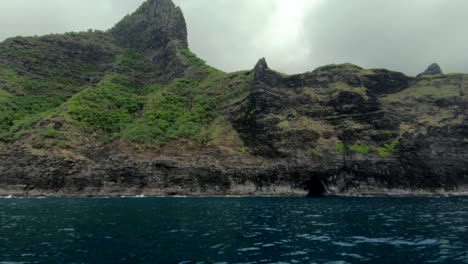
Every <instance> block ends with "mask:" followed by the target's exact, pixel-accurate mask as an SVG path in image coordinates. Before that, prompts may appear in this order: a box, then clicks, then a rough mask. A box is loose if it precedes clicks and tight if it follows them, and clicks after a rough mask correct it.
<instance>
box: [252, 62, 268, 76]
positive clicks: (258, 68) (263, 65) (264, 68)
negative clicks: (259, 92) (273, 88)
mask: <svg viewBox="0 0 468 264" xmlns="http://www.w3.org/2000/svg"><path fill="white" fill-rule="evenodd" d="M267 72H268V64H267V62H266V59H265V58H261V59H260V60H259V61H258V62H257V64H256V65H255V68H254V73H255V75H254V76H255V77H254V78H255V80H262V79H263V77H264V76H265V74H266V73H267Z"/></svg>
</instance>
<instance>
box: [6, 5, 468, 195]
mask: <svg viewBox="0 0 468 264" xmlns="http://www.w3.org/2000/svg"><path fill="white" fill-rule="evenodd" d="M37 50H39V51H40V52H32V51H37ZM133 52H136V55H137V56H133V55H135V54H133V55H132V53H133ZM18 54H19V55H18ZM5 66H8V67H9V68H8V69H10V68H11V69H12V71H10V76H6V77H10V78H9V79H6V78H4V77H5V76H3V75H8V74H5V73H4V72H3V71H0V89H2V90H1V91H0V92H2V94H3V93H5V92H4V91H7V92H11V94H12V95H11V96H10V95H9V94H7V95H2V94H0V95H2V96H3V97H0V99H2V100H5V102H7V103H8V102H9V101H8V100H10V99H11V98H16V97H13V96H15V95H22V96H24V95H26V96H29V94H28V93H26V94H24V93H25V92H24V91H22V90H21V89H19V88H18V89H16V88H17V87H16V86H21V85H19V84H18V83H15V79H21V78H19V77H24V78H23V79H24V80H23V82H22V83H26V84H28V83H31V81H29V78H30V79H32V80H45V79H55V78H56V79H58V80H59V81H62V80H65V81H66V82H67V83H71V84H75V83H78V86H77V87H73V86H72V88H70V89H68V90H64V89H62V88H61V87H60V86H59V87H58V88H56V87H55V86H47V87H46V89H44V90H43V91H46V92H51V91H52V92H55V94H59V95H61V96H68V97H70V96H73V95H74V94H76V93H77V92H79V91H81V90H82V89H86V88H88V89H89V90H93V89H95V88H96V87H93V86H91V87H90V86H89V84H91V85H92V84H95V83H97V82H99V80H100V79H101V78H102V77H103V76H105V74H106V73H122V74H124V75H129V76H131V77H133V78H134V79H136V80H138V81H139V82H141V83H142V85H144V86H145V88H144V89H142V90H146V89H147V88H148V90H149V91H148V93H149V94H148V93H146V91H140V90H138V91H133V89H129V90H132V91H131V92H130V91H125V92H124V91H122V94H124V95H127V92H128V94H131V95H132V96H133V95H134V97H135V98H130V97H129V98H128V99H129V102H127V100H126V99H127V97H124V98H123V99H121V97H120V96H119V97H118V98H119V100H118V104H115V105H114V104H111V103H110V101H112V100H113V99H114V98H113V97H114V95H113V93H109V94H107V91H106V93H103V94H99V95H95V94H92V93H90V95H89V97H90V98H88V100H91V101H92V102H93V104H92V106H93V107H94V106H98V105H100V104H103V105H104V106H105V107H106V108H103V110H102V111H100V112H99V113H98V114H96V113H94V112H93V111H90V112H91V113H94V114H93V115H92V116H91V119H95V118H96V119H97V120H99V121H102V120H104V121H105V122H109V123H110V124H113V123H112V122H113V121H114V120H119V126H118V127H119V128H118V129H120V130H118V129H117V126H116V128H112V134H111V133H110V132H111V131H107V132H109V133H107V134H104V135H107V136H106V137H104V138H102V137H101V138H100V135H99V133H100V132H99V131H96V130H92V128H91V127H90V128H88V127H87V126H84V125H83V124H81V123H79V121H78V120H77V119H73V116H71V115H70V113H69V112H68V109H67V107H70V105H68V103H67V101H65V99H64V102H63V104H62V106H60V107H58V108H53V109H48V110H50V114H48V115H47V117H45V118H41V117H40V116H42V115H38V117H36V116H34V118H30V120H29V119H25V120H20V122H17V124H16V121H15V124H14V122H13V121H11V122H10V124H9V125H12V126H13V125H15V126H14V129H16V126H18V127H25V128H28V129H24V130H21V133H17V134H15V138H14V139H13V140H11V142H6V141H5V142H4V141H2V140H0V195H31V196H34V195H37V196H42V195H77V196H87V195H103V196H121V195H140V194H145V195H303V196H305V195H309V196H313V197H316V196H321V195H323V194H324V193H329V194H363V193H366V194H387V193H389V192H397V193H402V192H403V193H409V194H411V193H418V192H423V193H455V192H462V191H465V192H467V191H468V137H467V135H468V117H467V109H468V108H467V107H468V97H467V94H468V81H466V80H468V76H467V75H461V74H460V75H451V76H445V75H442V71H441V70H440V67H438V66H437V65H431V66H430V67H429V68H428V70H427V71H426V72H424V73H422V74H421V75H420V77H421V76H425V75H438V76H437V77H435V78H430V77H428V78H411V77H408V76H406V75H405V74H403V73H400V72H394V71H389V70H385V69H363V68H361V67H359V66H356V65H353V64H349V63H347V64H340V65H327V66H323V67H319V68H317V69H316V70H314V71H312V72H307V73H304V74H295V75H289V76H288V75H285V74H281V73H278V72H276V71H274V70H272V69H270V68H269V67H268V64H267V62H266V60H265V59H260V60H259V61H258V63H257V64H256V65H255V67H254V69H253V70H252V71H245V72H241V73H232V74H225V73H222V72H220V71H217V70H215V69H213V68H211V67H209V66H207V65H205V64H204V63H203V61H201V60H200V59H198V58H197V57H196V56H195V55H194V54H192V53H191V52H190V51H189V50H188V45H187V29H186V25H185V20H184V17H183V15H182V12H181V10H180V8H178V7H176V6H175V5H174V3H173V2H172V1H170V0H148V1H146V2H145V3H144V4H143V5H142V6H141V7H140V8H139V9H138V10H137V11H136V12H135V13H133V14H132V15H130V16H127V17H126V18H124V19H123V20H122V21H121V22H120V23H118V24H117V25H116V26H115V27H114V28H113V29H111V30H110V31H108V32H85V33H79V34H75V33H73V34H70V35H63V36H61V35H52V36H46V37H40V38H15V39H10V40H8V41H5V42H4V43H2V44H0V67H5ZM5 69H7V68H5ZM13 70H14V71H13ZM12 72H17V73H18V76H14V74H12ZM6 73H8V71H6ZM11 75H13V76H14V77H15V78H11ZM26 77H27V78H26ZM181 78H183V79H181ZM12 79H13V80H12ZM25 80H26V81H25ZM32 83H33V84H34V82H32ZM168 83H171V85H166V84H168ZM128 85H130V84H128ZM30 86H31V85H30ZM118 87H120V85H119V86H118ZM20 88H21V87H20ZM32 88H35V85H32ZM125 88H131V87H125ZM97 89H99V88H97ZM107 89H108V90H109V91H111V90H112V91H113V92H116V93H117V92H118V91H114V88H113V86H109V87H107V88H106V90H107ZM115 89H121V88H115ZM152 89H157V90H152ZM3 90H4V91H3ZM33 92H35V91H33ZM32 94H33V95H41V96H47V94H41V93H40V91H39V92H37V94H36V93H32ZM51 94H54V93H51ZM163 94H164V96H165V97H167V98H165V99H164V100H171V101H169V103H167V102H166V101H163V99H161V101H159V99H160V98H162V95H163ZM169 95H170V96H169ZM7 99H8V100H7ZM130 99H131V100H130ZM211 99H213V100H211ZM132 100H133V101H132ZM146 101H148V102H146ZM198 101H200V102H198ZM137 102H138V103H137ZM145 102H146V103H145ZM196 102H198V103H196ZM0 103H2V101H0ZM127 103H129V104H133V103H135V104H136V105H138V106H135V107H132V108H131V109H133V108H135V109H134V110H132V115H128V118H127V115H126V113H125V112H126V111H130V108H128V109H127V108H126V107H127V106H126V104H127ZM166 103H167V104H166ZM158 104H161V105H163V106H164V107H168V108H170V107H171V106H172V104H174V105H175V106H176V107H175V108H176V109H177V111H182V110H179V108H180V109H182V108H183V109H184V110H183V111H187V113H188V112H189V111H193V112H197V115H196V117H195V115H194V116H193V117H192V115H185V114H184V115H181V116H178V115H177V114H178V113H176V110H172V109H169V110H170V111H164V110H165V109H162V108H161V109H160V108H159V105H158ZM179 105H180V107H179ZM157 106H158V107H157ZM195 106H196V107H195ZM198 106H199V107H198ZM1 107H2V105H1V104H0V110H2V108H1ZM28 108H29V107H28ZM114 108H118V109H119V110H122V111H116V109H114ZM120 108H122V109H120ZM152 108H154V111H151V110H152ZM185 108H186V109H185ZM87 110H88V109H86V111H87ZM107 110H109V111H110V113H115V114H112V115H110V116H107V114H108V113H107ZM30 111H32V110H31V109H30ZM81 111H84V110H81ZM133 111H134V112H133ZM101 112H102V113H101ZM13 113H14V112H13ZM45 113H49V112H45ZM184 113H186V112H184ZM31 114H37V113H35V112H32V113H31ZM101 115H102V116H101ZM121 115H122V116H123V117H125V118H123V117H122V119H120V116H121ZM203 115H210V116H211V115H213V120H211V119H208V118H202V117H201V116H203ZM31 116H33V115H31ZM64 116H65V117H64ZM83 116H86V113H84V115H83ZM166 116H167V119H166ZM100 118H102V119H100ZM130 118H135V119H136V120H129V119H130ZM145 118H148V120H151V122H150V123H149V122H148V123H145V122H143V121H144V120H145ZM199 118H200V119H203V120H204V121H203V122H201V121H200V122H198V121H196V120H195V119H199ZM108 119H109V120H108ZM8 120H9V119H8ZM168 120H169V121H168ZM0 121H1V120H0ZM25 121H27V122H25ZM140 121H141V123H140ZM127 122H128V123H129V124H127ZM120 123H122V124H120ZM173 123H176V124H177V127H176V126H173V125H174V124H173ZM179 123H180V124H179ZM0 124H1V123H0ZM187 124H188V125H187ZM127 125H129V126H127ZM135 125H137V126H135ZM153 126H154V127H153ZM167 127H170V129H169V128H167ZM163 128H164V129H163ZM166 128H167V130H168V131H170V132H171V133H172V134H176V133H173V132H174V131H175V130H177V131H178V130H181V131H182V132H184V131H185V130H187V135H185V134H183V135H179V134H177V136H176V135H174V136H173V135H171V136H170V137H168V141H169V142H167V144H166V145H164V146H162V145H160V142H156V139H158V138H153V137H150V138H148V140H144V141H142V142H145V143H144V144H143V143H141V142H140V143H136V142H134V141H127V140H125V137H124V134H125V133H126V132H129V131H128V130H132V129H135V130H136V131H137V132H139V131H141V132H144V133H142V135H141V136H142V137H145V136H148V134H151V133H156V134H158V135H159V134H161V135H162V134H163V133H169V132H168V131H166ZM18 129H20V128H18ZM104 129H105V128H104ZM114 129H115V131H114ZM153 129H154V131H153ZM197 129H200V130H201V131H200V134H199V135H196V136H189V135H192V134H191V133H190V132H191V131H192V130H197ZM0 132H1V131H0ZM8 132H11V131H8ZM178 132H179V131H178ZM15 133H16V132H15ZM180 134H182V133H180ZM165 136H166V135H165ZM67 137H71V138H70V139H68V138H67ZM134 137H135V136H134ZM137 137H138V135H137ZM67 140H70V141H67ZM103 142H106V143H103ZM46 143H47V144H46ZM161 144H162V143H161Z"/></svg>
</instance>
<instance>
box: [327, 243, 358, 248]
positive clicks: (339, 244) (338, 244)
mask: <svg viewBox="0 0 468 264" xmlns="http://www.w3.org/2000/svg"><path fill="white" fill-rule="evenodd" d="M332 244H333V245H335V246H340V247H355V246H356V244H351V243H345V242H333V243H332Z"/></svg>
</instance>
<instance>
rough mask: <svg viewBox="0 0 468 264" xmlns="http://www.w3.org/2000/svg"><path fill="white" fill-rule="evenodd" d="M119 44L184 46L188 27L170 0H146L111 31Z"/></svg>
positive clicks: (150, 46)
mask: <svg viewBox="0 0 468 264" xmlns="http://www.w3.org/2000/svg"><path fill="white" fill-rule="evenodd" d="M111 33H112V35H113V36H114V38H115V39H116V40H117V42H118V43H120V44H121V45H123V46H125V47H129V48H134V49H139V50H142V51H147V50H157V49H160V48H161V47H164V46H166V45H167V44H168V43H170V42H174V44H178V45H180V46H182V47H184V48H187V47H188V44H187V27H186V24H185V19H184V16H183V14H182V10H180V8H179V7H176V6H175V4H174V3H173V2H172V1H171V0H148V1H146V2H145V3H144V4H143V5H142V6H141V7H140V8H138V10H137V11H136V12H135V13H133V14H131V15H129V16H127V17H125V18H124V19H123V20H122V21H120V22H119V23H118V24H117V25H116V26H115V27H114V28H113V29H112V30H111Z"/></svg>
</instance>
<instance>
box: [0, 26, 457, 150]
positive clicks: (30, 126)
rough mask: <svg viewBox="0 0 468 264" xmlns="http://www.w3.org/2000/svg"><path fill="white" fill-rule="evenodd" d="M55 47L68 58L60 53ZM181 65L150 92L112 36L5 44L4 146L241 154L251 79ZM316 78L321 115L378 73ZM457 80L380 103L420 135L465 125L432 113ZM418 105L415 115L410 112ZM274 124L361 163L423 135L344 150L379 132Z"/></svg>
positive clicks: (442, 111)
mask: <svg viewBox="0 0 468 264" xmlns="http://www.w3.org/2000/svg"><path fill="white" fill-rule="evenodd" d="M57 43H60V44H61V46H63V47H64V48H63V50H62V49H59V51H58V52H55V51H54V45H56V44H57ZM65 47H67V48H65ZM70 47H72V48H73V47H75V48H76V49H77V50H81V51H83V52H82V53H83V54H82V55H80V56H79V57H78V60H76V59H74V58H75V57H76V54H68V53H67V52H69V51H68V49H69V48H70ZM54 52H55V53H58V55H57V54H54ZM57 56H59V57H60V59H58V58H57ZM178 56H179V59H180V60H181V61H182V62H183V63H184V64H186V65H187V69H186V71H185V76H184V77H183V78H180V79H176V80H174V81H172V82H171V83H169V84H161V83H148V82H145V79H146V78H145V77H146V76H145V74H146V73H147V72H150V71H151V65H149V63H148V62H147V61H145V58H144V56H143V55H142V54H140V53H138V52H136V51H134V50H123V49H121V48H119V47H118V46H116V45H114V44H112V40H111V39H109V37H108V36H107V35H106V34H105V33H100V32H89V33H76V34H68V35H55V36H46V37H41V38H16V39H11V40H8V41H7V42H5V43H3V44H1V45H0V141H3V142H10V143H16V144H20V145H23V146H26V147H29V148H32V149H43V150H46V149H49V150H50V149H72V150H73V149H77V150H79V149H89V147H96V146H105V145H107V144H110V143H111V142H116V141H118V142H125V144H129V145H131V146H135V147H138V148H141V147H144V148H158V147H160V146H164V145H166V144H168V143H170V142H172V141H177V140H179V139H185V140H188V141H189V142H196V143H198V144H200V146H202V145H203V146H212V145H214V146H218V147H219V146H228V147H229V148H231V150H232V149H234V150H235V149H241V148H242V142H241V140H240V139H239V136H238V135H237V134H236V132H235V131H234V129H233V128H232V125H231V124H230V122H229V121H228V118H227V115H226V113H225V109H227V108H228V107H229V106H230V105H233V104H236V103H238V102H241V101H242V100H243V99H244V98H245V97H246V96H247V95H248V93H249V86H250V83H251V81H252V78H253V76H252V75H253V74H252V73H251V72H250V71H245V72H237V73H230V74H226V73H224V72H221V71H218V70H216V69H214V68H212V67H210V66H208V65H206V63H205V62H204V61H202V60H200V59H199V58H198V57H197V56H196V55H194V54H193V53H192V52H190V50H188V49H179V51H178ZM46 58H47V59H46ZM54 61H56V62H55V63H54ZM96 62H97V63H96ZM32 73H34V74H32ZM314 73H315V74H316V75H317V76H318V78H319V80H320V78H323V81H324V83H327V87H318V88H317V87H316V88H308V87H305V88H304V91H303V92H304V93H306V94H308V96H310V98H311V99H312V100H313V101H316V104H315V105H316V108H317V107H319V105H320V102H321V101H327V100H329V98H331V97H335V96H337V95H338V94H339V93H340V92H342V91H348V92H352V93H356V94H359V95H360V96H362V97H363V98H364V100H368V99H369V98H368V95H367V90H366V88H365V87H352V86H350V85H348V84H346V83H345V82H343V80H342V79H340V78H341V77H340V76H348V75H349V76H352V75H358V76H365V75H368V74H373V71H372V70H365V69H362V68H359V67H357V66H354V65H351V64H343V65H329V66H324V67H320V68H318V69H317V70H315V71H314ZM462 77H463V76H462ZM330 78H332V79H330ZM459 79H460V76H458V75H455V76H449V77H443V76H435V77H424V78H422V79H421V80H419V81H418V82H416V83H415V84H414V85H413V86H412V87H410V88H409V89H406V90H404V91H402V92H399V93H396V94H391V95H388V96H386V97H384V98H383V99H382V102H383V104H384V107H385V108H388V109H391V110H392V111H396V112H398V113H403V114H404V115H408V116H409V118H410V119H418V120H419V122H420V126H419V128H418V129H426V128H427V127H430V126H437V125H441V124H444V125H446V123H450V124H452V123H453V124H455V123H460V122H462V120H461V121H460V120H458V119H457V118H453V117H454V116H455V115H456V113H455V111H456V109H455V108H456V107H455V106H453V107H448V108H447V107H443V106H437V104H436V103H435V102H442V103H443V101H444V100H452V99H453V98H456V97H457V96H460V92H461V90H463V89H464V90H466V87H462V88H460V86H459V85H458V84H459ZM465 93H466V91H465ZM415 103H417V104H418V105H419V106H420V107H419V108H418V109H415V108H414V107H413V106H414V104H415ZM319 110H320V108H317V111H319ZM321 110H323V111H325V112H326V111H330V110H329V109H327V108H326V107H325V108H323V109H321ZM276 119H278V120H279V121H278V127H279V128H280V129H283V130H311V131H315V132H317V133H318V134H319V135H320V140H319V141H318V144H317V146H310V149H311V155H320V151H322V149H324V148H328V149H330V148H332V149H333V151H338V152H340V151H352V152H356V153H360V154H364V155H367V154H369V152H372V151H376V152H378V153H379V155H380V156H382V157H386V156H388V155H389V153H391V152H392V151H393V149H394V148H395V147H396V144H397V142H396V141H395V138H396V137H398V135H399V134H401V133H404V132H406V131H408V130H414V129H415V127H416V128H417V127H418V126H412V125H411V124H406V125H405V124H403V125H402V126H401V128H400V131H380V132H382V133H381V134H382V135H384V134H385V135H387V134H388V140H387V141H388V142H387V144H383V143H382V142H380V143H375V142H372V140H369V138H363V139H362V140H360V141H357V142H355V143H354V144H352V145H349V146H347V145H346V146H345V145H343V144H342V143H341V141H340V140H339V139H338V138H337V137H336V136H333V135H336V134H337V133H338V130H343V129H345V130H350V131H369V130H372V127H368V126H364V125H363V124H361V123H359V122H354V121H352V120H348V121H346V122H342V123H341V124H340V125H339V126H338V127H337V126H336V125H333V124H330V123H329V122H327V121H325V120H320V119H314V118H310V117H306V116H303V117H300V118H299V119H297V120H294V121H288V120H286V119H285V118H283V117H281V116H279V117H275V120H276ZM421 127H422V128H421ZM330 135H331V136H330Z"/></svg>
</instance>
